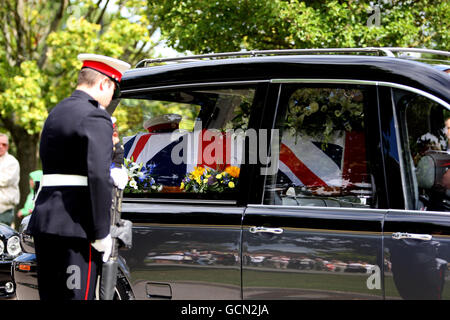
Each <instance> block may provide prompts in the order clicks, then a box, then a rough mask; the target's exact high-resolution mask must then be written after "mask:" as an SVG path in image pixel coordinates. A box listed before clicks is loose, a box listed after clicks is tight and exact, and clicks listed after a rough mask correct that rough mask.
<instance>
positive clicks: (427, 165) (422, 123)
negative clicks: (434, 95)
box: [395, 90, 450, 211]
mask: <svg viewBox="0 0 450 320" xmlns="http://www.w3.org/2000/svg"><path fill="white" fill-rule="evenodd" d="M395 101H396V105H397V112H398V114H399V120H398V122H399V125H400V129H401V132H400V133H401V136H402V141H403V145H402V148H403V149H404V150H405V152H404V153H403V158H404V159H403V161H404V163H405V166H404V171H405V172H404V176H405V178H404V179H405V181H404V184H405V188H406V191H407V196H408V197H409V203H407V205H408V207H409V208H410V209H415V210H431V211H448V210H449V208H450V202H449V200H450V198H449V194H450V172H449V171H448V169H449V167H450V153H449V152H448V151H449V146H450V145H449V137H450V134H449V130H448V127H450V120H448V119H449V117H450V112H449V111H448V110H447V109H446V108H444V107H443V106H441V105H439V104H438V103H436V102H434V101H432V100H430V99H428V98H426V97H423V96H420V95H417V94H415V93H409V92H405V91H402V90H396V91H395ZM408 197H407V198H408Z"/></svg>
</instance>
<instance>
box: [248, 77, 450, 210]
mask: <svg viewBox="0 0 450 320" xmlns="http://www.w3.org/2000/svg"><path fill="white" fill-rule="evenodd" d="M270 83H271V84H278V85H280V87H279V90H281V85H282V84H295V83H299V84H302V83H303V84H317V85H321V84H327V85H329V84H336V85H344V84H352V85H366V86H373V87H374V88H375V89H376V90H377V99H378V102H379V98H380V97H379V94H378V88H381V87H383V88H386V87H387V88H391V90H390V91H391V97H390V100H391V104H392V105H391V107H392V110H391V111H390V112H393V113H394V116H396V115H395V105H394V103H393V102H394V101H393V100H392V99H393V95H392V88H397V89H402V90H405V91H410V92H414V93H416V94H420V95H422V96H425V97H427V98H429V99H431V100H433V101H435V102H437V103H439V104H441V105H443V106H445V107H446V108H447V109H449V110H450V104H449V103H447V102H446V101H444V100H443V99H441V98H439V97H436V96H435V95H433V94H431V93H428V92H426V91H424V90H421V89H417V88H414V87H411V86H408V85H404V84H400V83H396V82H387V81H377V80H363V79H336V78H272V79H271V80H270ZM280 93H281V91H279V94H280ZM278 101H279V97H278V99H277V106H276V108H275V109H276V113H275V115H276V114H277V113H278ZM378 102H377V109H378V110H377V111H378V113H379V114H380V115H381V112H382V110H380V106H379V105H378ZM377 121H378V122H380V121H381V116H379V117H378V119H377ZM272 128H273V127H272ZM395 130H396V132H395V134H396V137H397V146H396V147H397V151H398V152H399V154H401V153H400V152H401V143H400V142H399V141H400V140H399V137H400V136H399V131H398V130H399V127H398V122H397V119H396V118H395ZM382 157H383V161H382V162H383V163H382V166H383V171H384V175H386V174H388V173H387V172H386V167H385V163H384V159H385V156H384V155H382ZM400 174H401V179H402V182H401V183H402V193H403V195H404V197H405V199H407V198H406V196H407V195H406V194H405V192H406V188H405V187H406V185H405V181H406V180H405V166H404V163H403V161H402V163H400ZM382 180H385V179H382ZM265 183H266V181H265V179H264V184H263V186H262V188H264V186H265ZM385 183H386V181H381V183H377V187H379V186H381V187H382V185H384V184H385ZM263 197H264V192H262V194H261V197H260V202H259V203H255V205H262V206H271V207H272V206H274V207H276V206H279V205H270V204H264V199H263ZM386 197H387V198H386V204H387V206H386V209H389V208H390V206H389V196H388V195H386ZM405 203H406V201H405ZM299 208H303V207H299ZM305 208H306V207H305ZM311 208H323V209H325V208H327V207H320V206H317V207H311ZM331 209H332V208H331ZM378 209H383V206H382V207H377V208H368V210H378ZM404 209H406V210H408V209H407V208H404Z"/></svg>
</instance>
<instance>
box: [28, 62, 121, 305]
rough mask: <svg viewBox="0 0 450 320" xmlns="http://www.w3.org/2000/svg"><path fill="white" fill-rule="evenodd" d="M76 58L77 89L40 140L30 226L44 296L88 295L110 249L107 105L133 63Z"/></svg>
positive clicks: (109, 124)
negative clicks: (37, 185) (39, 167)
mask: <svg viewBox="0 0 450 320" xmlns="http://www.w3.org/2000/svg"><path fill="white" fill-rule="evenodd" d="M78 58H79V59H80V60H81V61H82V62H83V67H82V69H81V70H80V73H79V76H78V84H77V88H76V90H75V91H74V92H73V93H72V95H71V96H70V97H68V98H66V99H64V100H63V101H61V102H60V103H59V104H58V105H56V106H55V107H54V108H53V109H52V110H51V112H50V114H49V116H48V118H47V120H46V122H45V124H44V128H43V130H42V136H41V142H40V157H41V160H42V169H43V176H42V179H41V185H40V190H39V192H38V196H37V198H36V201H35V208H34V211H33V213H32V216H31V219H30V222H29V226H28V231H29V232H30V234H32V235H33V237H34V241H35V250H36V259H37V263H38V270H37V274H38V286H39V295H40V298H41V299H42V300H55V299H57V300H61V299H64V300H70V299H76V300H87V299H93V298H94V292H95V287H96V281H97V274H98V272H99V271H100V270H101V264H102V260H103V261H106V260H107V259H108V257H109V255H110V254H111V243H112V240H111V236H110V207H111V201H112V199H111V197H112V187H113V183H115V182H114V180H113V179H112V178H111V176H110V166H111V159H112V152H113V144H112V139H111V137H112V135H113V124H112V121H111V117H110V115H109V114H108V113H107V112H106V110H105V108H106V107H107V106H108V105H109V104H110V102H111V100H112V97H113V94H114V92H115V90H118V89H119V82H120V80H121V77H122V74H123V72H124V71H126V70H127V69H129V68H130V65H129V64H128V63H125V62H123V61H120V60H117V59H113V58H110V57H105V56H101V55H94V54H80V55H79V56H78ZM116 185H117V184H116Z"/></svg>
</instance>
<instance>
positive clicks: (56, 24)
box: [38, 0, 69, 69]
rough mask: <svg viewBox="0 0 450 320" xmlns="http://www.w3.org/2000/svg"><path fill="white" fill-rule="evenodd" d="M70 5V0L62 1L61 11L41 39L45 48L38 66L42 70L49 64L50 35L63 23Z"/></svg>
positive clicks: (59, 10) (60, 3)
mask: <svg viewBox="0 0 450 320" xmlns="http://www.w3.org/2000/svg"><path fill="white" fill-rule="evenodd" d="M68 5H69V0H60V2H59V9H58V11H57V12H56V14H55V17H54V18H53V21H52V23H51V24H50V28H49V29H48V30H47V32H46V33H45V35H44V36H43V37H42V38H41V39H42V40H41V41H43V42H44V47H43V48H42V53H41V57H40V58H39V61H38V66H39V68H40V69H43V68H44V66H45V63H46V62H47V50H48V46H47V41H46V40H47V37H48V36H49V35H50V33H52V32H54V31H56V29H58V27H59V24H60V23H61V20H62V18H63V17H64V12H65V11H66V8H67V6H68Z"/></svg>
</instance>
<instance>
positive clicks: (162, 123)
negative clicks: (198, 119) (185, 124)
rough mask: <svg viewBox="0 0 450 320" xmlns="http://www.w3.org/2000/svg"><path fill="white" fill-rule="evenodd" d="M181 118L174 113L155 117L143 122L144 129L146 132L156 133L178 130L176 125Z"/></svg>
mask: <svg viewBox="0 0 450 320" xmlns="http://www.w3.org/2000/svg"><path fill="white" fill-rule="evenodd" d="M181 118H182V117H181V116H180V115H179V114H175V113H168V114H163V115H160V116H156V117H154V118H151V119H149V120H146V121H145V122H144V128H145V129H147V130H148V132H150V133H152V132H158V131H174V130H176V129H178V125H179V123H180V121H181Z"/></svg>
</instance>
